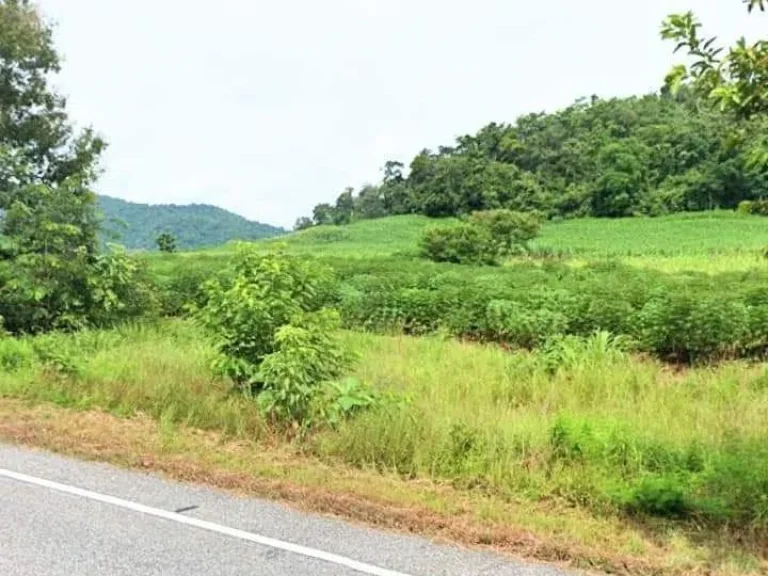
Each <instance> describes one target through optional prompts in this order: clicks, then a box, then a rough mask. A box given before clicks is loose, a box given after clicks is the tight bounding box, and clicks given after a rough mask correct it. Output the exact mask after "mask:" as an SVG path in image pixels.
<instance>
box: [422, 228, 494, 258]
mask: <svg viewBox="0 0 768 576" xmlns="http://www.w3.org/2000/svg"><path fill="white" fill-rule="evenodd" d="M421 252H422V254H423V255H424V256H425V257H426V258H428V259H430V260H432V261H433V262H453V263H455V264H493V263H495V261H496V252H495V248H494V246H493V242H492V240H491V236H490V234H489V233H488V231H487V230H486V229H484V228H481V227H479V226H476V225H474V224H469V223H466V222H462V223H459V224H453V225H450V226H439V225H438V226H430V227H427V228H426V229H425V230H424V234H423V235H422V238H421Z"/></svg>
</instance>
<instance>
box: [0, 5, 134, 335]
mask: <svg viewBox="0 0 768 576" xmlns="http://www.w3.org/2000/svg"><path fill="white" fill-rule="evenodd" d="M59 67H60V60H59V56H58V54H57V52H56V50H55V48H54V46H53V39H52V32H51V27H50V26H49V25H48V24H47V23H46V22H45V21H44V20H43V18H42V17H41V16H40V14H39V13H38V11H37V10H36V8H35V6H34V5H33V4H32V3H31V2H29V1H28V0H0V210H1V211H2V214H3V216H2V219H0V317H1V318H2V320H3V323H4V325H5V327H6V328H7V329H8V330H10V331H12V332H17V333H20V332H38V331H44V330H50V329H57V328H67V329H72V328H79V327H82V326H86V325H93V324H97V323H107V322H111V321H112V320H113V319H115V318H116V317H118V316H121V315H123V314H125V313H129V311H130V313H136V312H137V311H138V309H139V308H140V306H138V307H137V306H135V304H136V303H137V302H138V301H139V300H142V303H146V302H145V301H144V300H143V299H144V297H145V296H148V294H147V293H146V292H144V291H142V289H141V286H140V285H139V284H138V283H135V282H134V281H135V280H136V278H137V275H138V274H139V273H140V266H138V264H137V263H136V262H134V261H131V260H130V259H129V258H128V257H127V256H126V255H124V254H115V255H106V256H102V255H100V254H99V250H98V248H99V244H98V237H97V233H98V230H99V224H100V216H99V213H98V210H97V208H96V196H95V195H94V194H93V192H91V190H90V189H89V186H90V185H91V184H92V183H93V182H94V180H95V179H96V176H97V174H98V159H99V156H100V154H101V153H102V151H103V150H104V147H105V143H104V141H103V140H102V139H101V138H99V137H97V136H96V135H95V133H94V132H93V131H92V130H90V129H87V130H85V131H83V132H80V133H75V131H74V130H73V128H72V124H71V123H70V121H69V118H68V116H67V113H66V101H65V99H64V98H63V97H62V96H61V95H59V94H57V93H56V92H55V91H54V90H52V89H51V87H50V85H49V80H50V78H51V77H52V76H53V75H55V74H56V73H57V72H58V71H59ZM126 299H127V300H131V301H132V302H131V303H128V302H126Z"/></svg>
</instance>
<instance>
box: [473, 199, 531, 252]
mask: <svg viewBox="0 0 768 576" xmlns="http://www.w3.org/2000/svg"><path fill="white" fill-rule="evenodd" d="M469 222H470V223H471V224H474V225H475V226H478V227H479V228H481V229H484V230H486V231H487V232H488V235H489V237H490V242H491V246H492V251H493V253H494V254H495V256H496V257H499V256H509V255H511V254H515V253H517V252H519V251H522V250H525V249H527V248H528V243H529V242H530V241H531V240H533V239H534V238H536V236H538V234H539V229H540V228H541V217H540V216H539V215H538V214H534V213H528V212H514V211H512V210H484V211H481V212H474V213H473V214H472V215H471V216H470V218H469Z"/></svg>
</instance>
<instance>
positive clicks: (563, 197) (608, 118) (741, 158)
mask: <svg viewBox="0 0 768 576" xmlns="http://www.w3.org/2000/svg"><path fill="white" fill-rule="evenodd" d="M750 122H751V124H750V125H754V126H751V127H752V128H754V129H752V130H747V131H746V132H745V136H744V137H742V138H741V139H734V135H735V134H736V132H737V129H739V130H742V131H743V128H744V127H745V125H744V124H743V123H742V124H738V125H737V124H736V122H735V121H734V120H733V118H731V117H729V116H727V115H723V114H720V113H719V111H717V110H713V109H712V108H710V107H709V106H705V105H703V104H702V102H701V100H700V99H699V98H698V97H697V96H696V95H695V94H694V93H693V92H692V91H691V90H688V89H683V90H680V91H679V92H677V93H676V94H675V95H673V94H672V93H671V92H670V90H668V89H666V88H665V89H663V90H662V91H661V92H660V93H658V94H649V95H646V96H640V97H631V98H613V99H607V100H604V99H600V98H597V97H592V98H591V99H581V100H578V101H576V102H575V103H574V104H573V105H571V106H569V107H567V108H565V109H563V110H559V111H557V112H553V113H534V114H528V115H525V116H522V117H520V118H518V119H517V120H516V121H515V122H514V123H512V124H498V123H490V124H488V125H486V126H485V127H483V128H481V129H480V130H479V131H478V132H477V133H476V134H474V135H465V136H460V137H458V138H457V139H456V141H455V142H453V143H451V144H449V145H446V146H440V147H439V148H438V150H436V151H435V150H426V149H425V150H423V151H422V152H420V153H419V154H417V155H416V157H415V158H413V160H412V161H411V162H410V164H409V165H408V166H407V167H406V166H405V165H404V164H402V163H400V162H394V161H391V162H387V163H386V165H385V167H384V177H383V180H382V181H381V182H380V183H379V184H376V185H367V186H364V187H362V188H361V189H360V190H359V191H357V192H356V191H355V190H353V189H351V188H350V189H347V190H346V191H345V192H343V193H342V194H341V195H340V196H339V197H338V199H337V200H336V202H335V203H334V204H331V203H328V204H320V205H318V206H316V207H315V209H314V212H313V214H312V218H311V219H310V218H304V219H302V220H301V221H300V222H298V223H297V227H299V228H304V227H307V226H310V225H312V224H328V223H334V224H344V223H348V222H350V221H351V220H358V219H368V218H377V217H381V216H384V215H390V214H424V215H427V216H433V217H443V216H456V215H460V214H468V213H471V212H473V211H476V210H492V209H498V208H507V209H511V210H519V211H530V210H537V211H539V212H541V213H543V214H544V215H545V216H547V217H549V218H554V217H582V216H594V217H625V216H632V215H635V214H644V215H651V216H653V215H660V214H665V213H673V212H688V211H701V210H710V209H713V208H735V207H736V206H737V205H738V204H739V202H741V201H742V200H755V199H760V198H762V197H763V196H764V195H765V194H766V192H768V180H766V171H765V170H763V169H762V166H761V165H760V163H756V162H755V161H754V160H755V155H754V151H755V149H756V148H758V147H759V145H760V138H761V136H760V135H761V134H763V133H764V132H763V131H762V130H759V129H758V128H759V126H758V125H757V124H758V123H759V122H760V121H759V120H752V121H750ZM748 127H749V126H748Z"/></svg>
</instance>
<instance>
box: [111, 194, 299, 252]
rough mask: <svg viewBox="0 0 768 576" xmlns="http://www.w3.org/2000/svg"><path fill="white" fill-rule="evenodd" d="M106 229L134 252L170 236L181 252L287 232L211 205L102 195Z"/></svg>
mask: <svg viewBox="0 0 768 576" xmlns="http://www.w3.org/2000/svg"><path fill="white" fill-rule="evenodd" d="M98 201H99V207H100V208H101V210H102V212H103V213H104V217H105V228H106V229H107V230H109V231H110V232H111V233H112V234H110V235H108V236H117V238H116V241H117V242H119V243H121V244H123V245H124V246H125V247H127V248H131V249H136V248H139V249H146V250H151V249H155V248H157V239H158V237H159V236H160V235H162V234H170V235H171V236H172V237H173V238H174V240H175V245H176V247H178V248H179V249H182V250H184V249H191V248H199V247H203V246H216V245H219V244H225V243H226V242H229V241H230V240H257V239H259V238H268V237H271V236H277V235H279V234H282V233H283V232H284V230H283V229H282V228H277V227H275V226H270V225H268V224H261V223H260V222H252V221H250V220H247V219H246V218H243V217H242V216H239V215H237V214H233V213H232V212H228V211H227V210H224V209H222V208H218V207H216V206H210V205H208V204H191V205H188V206H177V205H175V204H163V205H155V206H152V205H149V204H138V203H134V202H127V201H125V200H120V199H118V198H111V197H109V196H99V200H98Z"/></svg>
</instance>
